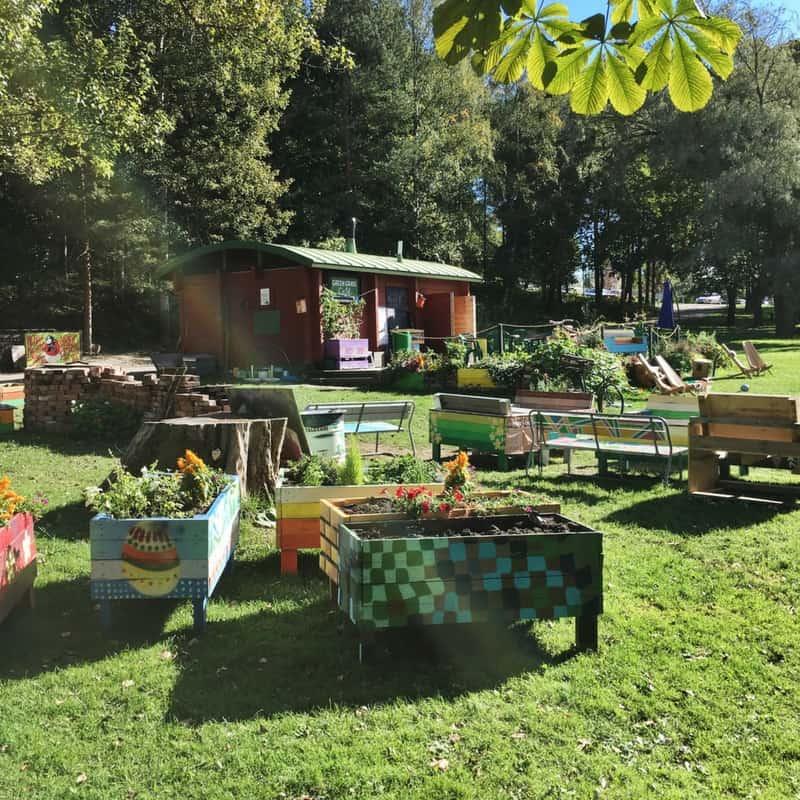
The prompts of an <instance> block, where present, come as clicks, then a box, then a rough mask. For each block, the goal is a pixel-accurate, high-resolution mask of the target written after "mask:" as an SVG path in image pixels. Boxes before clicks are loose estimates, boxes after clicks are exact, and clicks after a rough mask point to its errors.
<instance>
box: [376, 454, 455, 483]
mask: <svg viewBox="0 0 800 800" xmlns="http://www.w3.org/2000/svg"><path fill="white" fill-rule="evenodd" d="M367 475H368V478H369V482H370V483H432V482H433V481H438V480H440V479H441V469H440V468H439V465H438V464H437V463H436V462H435V461H423V460H422V459H420V458H416V457H415V456H410V455H405V456H393V457H392V458H389V459H387V460H385V461H378V460H373V461H371V462H370V465H369V468H368V470H367Z"/></svg>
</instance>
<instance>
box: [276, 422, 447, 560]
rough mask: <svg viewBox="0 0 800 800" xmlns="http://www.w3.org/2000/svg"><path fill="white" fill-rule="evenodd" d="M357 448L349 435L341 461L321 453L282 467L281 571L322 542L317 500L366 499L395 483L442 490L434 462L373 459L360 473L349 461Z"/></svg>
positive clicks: (278, 509) (278, 502)
mask: <svg viewBox="0 0 800 800" xmlns="http://www.w3.org/2000/svg"><path fill="white" fill-rule="evenodd" d="M357 447H358V444H357V442H356V440H355V437H351V441H350V446H349V447H348V451H347V452H348V455H347V458H346V459H345V463H344V464H343V465H340V464H338V463H337V462H336V461H334V460H332V459H329V458H326V457H325V456H321V455H311V456H303V457H302V458H301V459H299V460H298V461H295V462H292V463H291V464H290V466H289V468H288V469H285V470H283V471H282V473H281V476H280V478H279V480H278V484H277V486H276V487H275V511H276V517H277V526H276V536H275V538H276V544H277V547H278V548H279V550H280V551H281V573H291V574H293V573H296V572H297V551H298V549H299V548H319V547H320V546H321V542H320V511H321V507H320V502H321V501H322V500H335V499H337V498H343V497H349V498H353V497H355V498H358V497H369V496H370V495H374V494H378V493H380V492H382V491H384V490H386V491H393V490H395V489H397V487H398V486H399V485H400V484H404V485H407V486H416V485H421V486H425V487H426V488H429V489H432V490H433V491H441V489H442V488H443V484H442V483H441V482H437V478H438V475H439V469H438V466H437V465H436V464H434V463H433V462H431V461H422V460H421V459H418V458H415V457H414V456H395V457H394V458H390V459H375V460H374V461H372V462H371V463H370V465H369V468H368V469H367V472H366V474H364V471H363V467H361V468H360V469H359V468H357V467H356V465H355V464H354V462H355V458H356V457H355V450H356V449H357ZM325 558H326V556H325V553H324V551H323V553H322V555H321V557H320V562H321V566H322V569H323V571H325V572H329V571H330V568H329V565H327V564H326V562H325ZM326 566H327V567H328V568H327V569H326Z"/></svg>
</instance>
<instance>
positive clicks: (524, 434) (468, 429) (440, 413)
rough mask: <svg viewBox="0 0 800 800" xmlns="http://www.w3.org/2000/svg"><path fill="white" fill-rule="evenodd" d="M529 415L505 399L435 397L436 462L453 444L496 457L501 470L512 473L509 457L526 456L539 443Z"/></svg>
mask: <svg viewBox="0 0 800 800" xmlns="http://www.w3.org/2000/svg"><path fill="white" fill-rule="evenodd" d="M529 414H530V410H529V409H525V408H520V407H518V406H513V405H512V404H511V401H510V400H507V399H506V398H503V397H478V396H475V395H468V394H446V393H439V394H435V395H434V396H433V408H431V412H430V441H431V445H432V448H433V458H434V459H436V460H438V459H439V458H441V447H442V445H443V444H450V445H455V446H456V447H460V448H461V449H463V450H473V451H475V452H478V453H495V454H496V455H497V461H498V466H499V467H500V469H503V470H505V469H508V456H510V455H525V454H526V453H528V452H529V451H530V449H531V447H532V446H533V443H534V441H535V439H534V438H533V436H532V431H531V428H530V426H529V425H528V415H529Z"/></svg>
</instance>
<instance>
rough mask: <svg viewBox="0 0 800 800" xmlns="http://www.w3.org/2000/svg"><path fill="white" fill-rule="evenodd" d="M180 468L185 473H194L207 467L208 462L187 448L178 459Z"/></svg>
mask: <svg viewBox="0 0 800 800" xmlns="http://www.w3.org/2000/svg"><path fill="white" fill-rule="evenodd" d="M178 469H179V470H180V471H181V472H183V473H184V474H188V475H192V474H193V473H195V472H197V471H198V470H204V469H207V467H206V462H205V461H203V459H202V458H200V456H198V455H197V453H194V452H193V451H191V450H187V451H186V452H185V453H184V454H183V457H182V458H179V459H178Z"/></svg>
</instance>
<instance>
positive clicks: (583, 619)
mask: <svg viewBox="0 0 800 800" xmlns="http://www.w3.org/2000/svg"><path fill="white" fill-rule="evenodd" d="M575 646H576V647H577V648H578V650H581V651H585V650H597V614H581V616H579V617H575Z"/></svg>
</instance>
